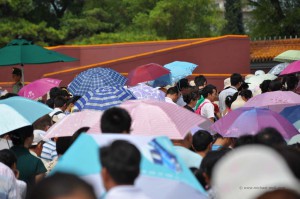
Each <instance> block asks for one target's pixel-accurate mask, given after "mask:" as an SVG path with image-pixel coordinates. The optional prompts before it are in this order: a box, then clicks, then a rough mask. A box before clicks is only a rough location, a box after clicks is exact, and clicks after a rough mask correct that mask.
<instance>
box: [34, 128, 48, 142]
mask: <svg viewBox="0 0 300 199" xmlns="http://www.w3.org/2000/svg"><path fill="white" fill-rule="evenodd" d="M43 134H44V133H43V131H41V130H34V131H33V142H32V144H31V146H34V145H38V144H39V143H40V142H41V141H44V142H46V141H47V139H46V138H45V136H44V135H43Z"/></svg>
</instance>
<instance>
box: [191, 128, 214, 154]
mask: <svg viewBox="0 0 300 199" xmlns="http://www.w3.org/2000/svg"><path fill="white" fill-rule="evenodd" d="M212 142H213V137H212V135H211V134H210V133H209V132H207V131H205V130H199V131H197V132H196V133H195V134H194V135H193V147H194V149H195V150H196V151H205V150H206V149H207V147H208V146H209V144H211V143H212Z"/></svg>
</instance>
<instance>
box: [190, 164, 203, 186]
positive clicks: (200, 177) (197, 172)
mask: <svg viewBox="0 0 300 199" xmlns="http://www.w3.org/2000/svg"><path fill="white" fill-rule="evenodd" d="M190 170H191V172H192V173H193V174H194V176H195V177H196V179H197V180H198V182H199V183H200V184H201V185H202V186H203V187H204V188H205V186H206V182H205V178H204V176H203V175H202V173H203V172H202V170H201V169H199V168H196V167H191V168H190Z"/></svg>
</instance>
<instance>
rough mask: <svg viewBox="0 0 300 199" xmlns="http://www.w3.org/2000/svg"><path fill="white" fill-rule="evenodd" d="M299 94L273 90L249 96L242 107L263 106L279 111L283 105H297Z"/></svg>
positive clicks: (299, 99)
mask: <svg viewBox="0 0 300 199" xmlns="http://www.w3.org/2000/svg"><path fill="white" fill-rule="evenodd" d="M299 104H300V95H297V94H296V93H294V92H292V91H273V92H266V93H263V94H260V95H256V96H254V97H252V98H250V99H249V100H248V101H247V102H246V104H245V105H244V107H265V108H269V109H271V110H273V111H276V112H281V111H282V110H283V109H284V108H285V107H289V106H293V105H299Z"/></svg>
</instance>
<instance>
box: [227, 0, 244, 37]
mask: <svg viewBox="0 0 300 199" xmlns="http://www.w3.org/2000/svg"><path fill="white" fill-rule="evenodd" d="M225 19H226V25H225V26H224V29H223V31H222V33H223V34H244V33H245V31H244V24H243V13H242V1H241V0H226V1H225Z"/></svg>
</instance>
